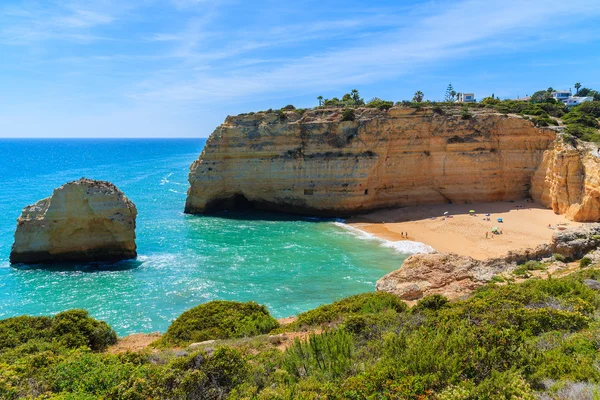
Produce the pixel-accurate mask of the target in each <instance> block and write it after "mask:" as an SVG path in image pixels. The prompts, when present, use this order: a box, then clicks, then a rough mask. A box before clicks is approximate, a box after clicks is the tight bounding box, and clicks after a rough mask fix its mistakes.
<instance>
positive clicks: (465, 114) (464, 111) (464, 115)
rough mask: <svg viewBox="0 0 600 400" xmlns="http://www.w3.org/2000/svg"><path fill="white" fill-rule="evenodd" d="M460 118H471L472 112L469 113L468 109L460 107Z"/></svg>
mask: <svg viewBox="0 0 600 400" xmlns="http://www.w3.org/2000/svg"><path fill="white" fill-rule="evenodd" d="M460 118H461V119H471V118H473V114H471V113H470V112H469V109H468V108H466V107H465V108H463V109H462V112H461V114H460Z"/></svg>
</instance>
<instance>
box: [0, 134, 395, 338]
mask: <svg viewBox="0 0 600 400" xmlns="http://www.w3.org/2000/svg"><path fill="white" fill-rule="evenodd" d="M204 142H205V141H204V139H201V140H27V141H26V140H0V184H1V189H0V318H7V317H11V316H15V315H22V314H30V315H42V314H52V313H56V312H60V311H62V310H66V309H71V308H84V309H86V310H89V311H90V313H91V314H92V315H93V316H94V317H96V318H99V319H102V320H105V321H107V322H108V323H109V324H111V325H112V326H113V327H114V328H115V329H116V330H117V332H118V333H119V335H125V334H129V333H133V332H154V331H165V330H166V328H167V327H168V326H169V323H170V321H172V320H173V319H174V318H176V317H177V316H178V315H180V314H181V313H182V312H183V311H185V310H187V309H189V308H191V307H193V306H195V305H197V304H200V303H203V302H206V301H210V300H213V299H225V300H241V301H248V300H254V301H256V302H258V303H261V304H265V305H266V306H267V307H268V308H269V310H270V311H271V312H272V313H273V314H274V315H275V316H276V317H285V316H290V315H295V314H297V313H299V312H302V311H306V310H308V309H311V308H314V307H316V306H318V305H320V304H323V303H329V302H332V301H334V300H337V299H340V298H342V297H345V296H348V295H351V294H356V293H362V292H366V291H372V290H374V287H375V281H376V280H377V279H379V278H380V277H381V276H383V275H384V274H386V273H388V272H390V271H392V270H394V269H397V268H398V267H399V266H400V264H401V263H402V261H403V260H404V258H405V257H406V256H404V255H402V254H400V253H398V252H396V251H395V250H394V249H392V248H389V247H384V246H382V242H379V241H376V240H364V238H363V240H361V238H360V237H357V236H356V235H355V234H353V233H352V232H350V231H348V230H346V229H344V228H342V227H340V226H339V224H335V223H333V222H331V221H317V220H311V219H293V218H289V217H285V216H282V215H276V214H268V213H245V214H235V215H234V214H232V213H224V214H221V215H219V216H211V217H208V216H190V215H185V214H183V212H182V211H183V207H184V203H185V196H186V190H187V187H188V183H187V173H188V169H189V165H190V164H191V162H192V161H193V160H194V159H196V158H197V157H198V155H199V153H200V151H201V150H202V147H203V146H204ZM82 176H85V177H88V178H92V179H102V180H109V181H111V182H113V183H115V184H116V185H117V186H118V187H119V188H120V189H121V190H123V191H124V192H125V193H126V195H127V196H128V197H129V198H130V199H132V200H133V201H134V202H135V204H136V205H137V208H138V221H137V243H138V254H139V257H138V260H136V261H128V262H122V263H117V264H91V265H76V266H73V265H57V266H53V267H52V268H48V267H45V268H39V267H37V268H36V267H33V268H32V267H28V268H25V267H19V268H17V267H14V266H11V265H10V264H9V262H8V257H9V253H10V247H11V245H12V240H13V232H14V229H15V221H16V219H17V217H18V216H19V214H20V211H21V209H22V208H23V207H24V206H25V205H28V204H31V203H34V202H35V201H37V200H39V199H42V198H44V197H47V196H49V195H50V194H51V193H52V190H53V189H54V188H55V187H57V186H60V185H61V184H63V183H65V182H68V181H70V180H74V179H78V178H80V177H82Z"/></svg>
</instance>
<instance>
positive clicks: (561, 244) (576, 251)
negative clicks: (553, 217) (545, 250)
mask: <svg viewBox="0 0 600 400" xmlns="http://www.w3.org/2000/svg"><path fill="white" fill-rule="evenodd" d="M599 245H600V224H590V225H584V226H581V227H579V228H575V229H568V230H565V231H559V232H556V233H555V234H554V235H553V237H552V243H551V245H550V247H551V252H552V253H553V254H555V253H558V254H562V255H563V256H565V257H567V259H570V260H575V259H580V258H582V257H584V256H585V255H586V254H587V253H589V252H590V251H592V250H595V249H596V248H598V246H599Z"/></svg>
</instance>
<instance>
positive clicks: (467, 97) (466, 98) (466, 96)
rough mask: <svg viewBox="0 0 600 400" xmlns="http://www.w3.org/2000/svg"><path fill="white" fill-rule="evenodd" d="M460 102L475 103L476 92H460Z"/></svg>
mask: <svg viewBox="0 0 600 400" xmlns="http://www.w3.org/2000/svg"><path fill="white" fill-rule="evenodd" d="M456 101H458V102H459V103H475V102H476V101H477V100H475V94H473V93H459V94H458V99H457V100H456Z"/></svg>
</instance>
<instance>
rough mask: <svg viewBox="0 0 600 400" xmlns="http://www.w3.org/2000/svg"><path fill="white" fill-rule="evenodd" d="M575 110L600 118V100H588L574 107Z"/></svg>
mask: <svg viewBox="0 0 600 400" xmlns="http://www.w3.org/2000/svg"><path fill="white" fill-rule="evenodd" d="M573 110H576V111H579V112H581V113H584V114H589V115H593V116H594V117H596V118H600V101H586V102H585V103H581V104H580V105H578V106H577V107H574V108H573Z"/></svg>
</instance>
